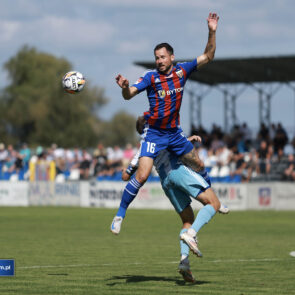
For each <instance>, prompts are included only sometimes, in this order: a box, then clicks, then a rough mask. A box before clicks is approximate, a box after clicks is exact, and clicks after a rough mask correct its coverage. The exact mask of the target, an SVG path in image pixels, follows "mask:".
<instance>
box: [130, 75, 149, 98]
mask: <svg viewBox="0 0 295 295" xmlns="http://www.w3.org/2000/svg"><path fill="white" fill-rule="evenodd" d="M150 85H151V76H150V75H149V73H148V72H145V73H144V74H143V75H142V76H141V77H140V78H139V79H138V80H137V81H136V82H135V83H134V84H133V85H132V86H133V87H136V88H137V90H138V92H139V93H140V92H142V91H144V90H145V89H146V88H148V87H149V86H150Z"/></svg>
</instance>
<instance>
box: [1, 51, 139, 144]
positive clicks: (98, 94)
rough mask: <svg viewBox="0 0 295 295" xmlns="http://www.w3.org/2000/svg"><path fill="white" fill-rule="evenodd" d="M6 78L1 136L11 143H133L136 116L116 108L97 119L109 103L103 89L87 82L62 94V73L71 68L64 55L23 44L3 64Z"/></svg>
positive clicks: (3, 93) (2, 100) (2, 104)
mask: <svg viewBox="0 0 295 295" xmlns="http://www.w3.org/2000/svg"><path fill="white" fill-rule="evenodd" d="M4 70H5V71H6V72H7V75H8V79H9V83H8V85H7V86H6V87H5V88H4V89H2V90H1V93H0V120H1V124H0V141H1V142H4V143H7V144H8V143H11V144H14V145H17V144H21V143H23V142H26V143H28V144H29V145H30V146H37V145H43V146H49V145H51V144H52V143H56V144H57V145H59V146H62V147H67V148H71V147H82V148H89V147H95V146H96V145H97V143H98V142H101V143H103V144H105V145H119V146H124V145H125V144H126V143H128V142H130V143H132V144H135V143H136V142H137V140H138V139H137V136H136V133H135V120H136V119H135V117H134V116H132V115H130V114H128V113H126V112H122V111H121V112H118V113H116V114H115V115H114V116H113V118H111V119H110V120H109V121H104V120H102V119H101V118H100V116H99V113H100V110H101V108H102V107H103V106H104V105H105V104H107V103H108V98H107V97H106V96H105V93H104V89H103V88H101V87H97V86H91V85H89V84H87V86H86V87H85V88H84V90H83V91H82V92H81V93H79V94H75V95H71V94H68V93H65V91H64V90H63V89H62V86H61V79H62V77H63V75H64V74H65V73H66V72H68V71H70V70H72V65H71V63H70V62H69V61H67V60H66V59H65V58H57V57H55V56H53V55H51V54H48V53H44V52H39V51H38V50H36V49H35V48H33V47H29V46H24V47H23V48H21V49H20V50H19V51H18V52H17V53H16V55H15V56H13V57H12V58H10V59H9V60H8V61H7V62H6V63H5V64H4Z"/></svg>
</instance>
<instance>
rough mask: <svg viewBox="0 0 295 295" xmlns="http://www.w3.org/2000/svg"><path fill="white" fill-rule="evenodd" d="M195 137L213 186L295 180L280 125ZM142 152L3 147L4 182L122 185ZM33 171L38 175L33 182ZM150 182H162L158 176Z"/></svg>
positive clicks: (294, 145) (292, 147) (293, 147)
mask: <svg viewBox="0 0 295 295" xmlns="http://www.w3.org/2000/svg"><path fill="white" fill-rule="evenodd" d="M192 134H196V135H200V136H201V138H202V143H201V144H200V143H195V145H196V148H197V150H198V153H199V156H200V158H201V159H202V160H203V161H204V163H205V166H206V169H207V170H208V172H209V174H210V176H211V179H212V181H213V182H214V181H219V182H250V181H282V180H285V181H294V180H295V157H294V153H295V138H293V139H289V138H288V135H287V132H286V131H285V129H284V128H283V126H282V125H281V124H280V123H278V124H272V125H271V126H270V127H269V128H268V127H267V126H265V125H264V124H261V126H260V129H259V131H258V133H257V134H255V135H254V136H253V134H252V132H251V130H250V129H249V128H248V126H247V124H246V123H243V124H241V125H236V126H234V127H233V129H232V131H231V132H230V133H225V132H223V131H222V129H221V128H220V127H219V126H217V125H215V124H213V126H212V129H211V131H210V132H209V131H207V130H205V129H204V128H203V127H200V128H197V129H193V130H192ZM138 148H139V145H138V146H136V147H134V146H132V145H131V144H127V145H126V146H125V147H124V148H122V147H119V146H114V147H105V146H103V144H101V143H98V145H97V147H96V148H95V149H92V150H85V149H80V148H74V149H65V148H62V147H58V146H57V145H56V144H52V145H51V146H50V147H49V148H44V147H42V146H39V147H37V148H35V149H31V148H29V146H28V145H27V144H26V143H24V144H22V146H21V147H20V148H19V149H18V150H17V149H15V148H14V147H13V146H12V145H7V146H5V144H4V143H0V179H2V180H29V179H31V180H49V179H51V178H50V176H49V174H50V173H51V175H52V177H53V179H55V180H56V181H61V182H62V181H65V180H89V179H96V180H98V181H99V180H120V179H121V171H122V169H123V167H127V166H128V164H129V162H130V160H131V159H132V158H133V156H134V155H135V154H136V152H137V150H138ZM32 167H35V168H34V169H33V168H32ZM42 167H43V168H42ZM44 167H45V168H44ZM31 168H32V169H31ZM39 168H40V169H39ZM41 168H42V169H41ZM50 169H51V170H52V169H54V171H51V172H48V171H49V170H50ZM32 171H34V173H35V174H36V177H35V178H34V179H33V178H32ZM30 174H31V175H30ZM53 179H52V180H53ZM150 179H158V178H157V175H156V172H155V171H153V173H152V176H151V177H150Z"/></svg>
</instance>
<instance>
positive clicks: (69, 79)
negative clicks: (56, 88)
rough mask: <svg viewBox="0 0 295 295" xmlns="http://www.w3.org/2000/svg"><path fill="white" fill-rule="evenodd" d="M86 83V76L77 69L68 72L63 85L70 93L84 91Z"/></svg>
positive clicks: (63, 79)
mask: <svg viewBox="0 0 295 295" xmlns="http://www.w3.org/2000/svg"><path fill="white" fill-rule="evenodd" d="M85 83H86V80H85V78H84V76H83V75H82V74H81V73H80V72H77V71H71V72H68V73H66V74H65V75H64V76H63V78H62V87H63V89H64V90H65V91H66V92H68V93H72V94H74V93H77V92H80V91H82V89H83V88H84V86H85Z"/></svg>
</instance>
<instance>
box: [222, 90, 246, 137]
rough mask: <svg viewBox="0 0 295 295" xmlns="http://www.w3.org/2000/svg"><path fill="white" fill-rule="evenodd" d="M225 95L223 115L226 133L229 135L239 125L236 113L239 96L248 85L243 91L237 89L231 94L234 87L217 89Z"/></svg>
mask: <svg viewBox="0 0 295 295" xmlns="http://www.w3.org/2000/svg"><path fill="white" fill-rule="evenodd" d="M217 88H218V89H219V90H220V91H221V92H222V93H223V114H224V127H223V128H224V131H225V132H226V133H228V132H229V131H230V128H232V127H233V126H234V125H236V124H237V123H238V119H237V112H236V102H237V98H238V96H239V95H241V94H242V93H243V92H244V91H245V89H246V88H247V85H245V86H244V87H242V88H241V89H238V90H237V89H236V90H233V91H231V92H229V89H230V88H232V89H234V88H233V87H230V86H228V85H227V86H226V88H225V89H223V88H222V87H217Z"/></svg>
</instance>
